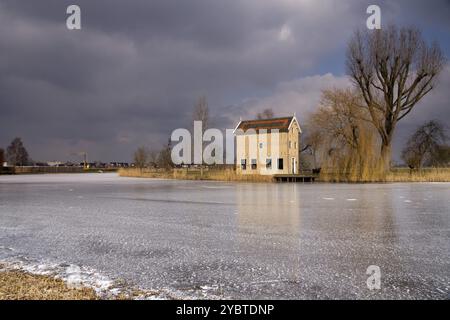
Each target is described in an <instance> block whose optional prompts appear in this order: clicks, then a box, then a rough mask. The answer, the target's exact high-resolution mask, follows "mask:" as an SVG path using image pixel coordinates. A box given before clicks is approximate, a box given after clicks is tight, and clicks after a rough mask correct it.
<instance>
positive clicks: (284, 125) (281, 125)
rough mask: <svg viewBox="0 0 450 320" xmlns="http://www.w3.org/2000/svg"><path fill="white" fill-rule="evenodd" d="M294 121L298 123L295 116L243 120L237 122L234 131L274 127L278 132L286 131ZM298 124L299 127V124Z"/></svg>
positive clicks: (270, 128)
mask: <svg viewBox="0 0 450 320" xmlns="http://www.w3.org/2000/svg"><path fill="white" fill-rule="evenodd" d="M294 121H295V122H297V125H298V121H297V119H296V118H295V116H291V117H283V118H274V119H260V120H245V121H241V122H239V124H238V125H237V127H236V129H235V132H236V130H243V131H244V132H246V131H247V130H249V129H253V130H256V131H259V130H275V129H278V130H279V131H280V132H281V131H288V130H289V129H290V127H291V125H292V123H293V122H294ZM298 126H299V128H300V125H298Z"/></svg>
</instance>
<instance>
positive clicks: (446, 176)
mask: <svg viewBox="0 0 450 320" xmlns="http://www.w3.org/2000/svg"><path fill="white" fill-rule="evenodd" d="M386 181H387V182H450V168H425V169H422V170H419V171H411V170H409V169H393V170H392V171H391V172H390V173H388V174H387V176H386Z"/></svg>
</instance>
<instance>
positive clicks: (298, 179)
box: [273, 174, 317, 183]
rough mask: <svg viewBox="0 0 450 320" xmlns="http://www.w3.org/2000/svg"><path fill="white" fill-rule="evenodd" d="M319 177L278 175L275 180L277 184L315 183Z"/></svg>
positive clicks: (310, 175)
mask: <svg viewBox="0 0 450 320" xmlns="http://www.w3.org/2000/svg"><path fill="white" fill-rule="evenodd" d="M316 177H317V175H314V174H277V175H274V176H273V178H274V179H275V181H276V182H295V183H313V182H314V181H315V180H316Z"/></svg>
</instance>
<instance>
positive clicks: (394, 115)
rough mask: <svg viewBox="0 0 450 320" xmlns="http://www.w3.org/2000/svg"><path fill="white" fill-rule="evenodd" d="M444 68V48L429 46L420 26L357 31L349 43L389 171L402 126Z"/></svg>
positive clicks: (351, 68)
mask: <svg viewBox="0 0 450 320" xmlns="http://www.w3.org/2000/svg"><path fill="white" fill-rule="evenodd" d="M444 64H445V57H444V56H443V54H442V52H441V49H440V48H439V46H438V45H437V44H436V43H434V44H433V45H431V46H429V45H427V44H426V42H425V41H424V40H423V38H422V35H421V33H420V31H418V30H417V29H415V28H402V29H400V30H399V29H398V28H397V27H395V26H390V27H388V28H386V29H381V30H375V31H358V32H356V33H355V35H354V37H353V38H352V39H351V40H350V42H349V46H348V51H347V69H348V73H349V75H350V77H351V78H352V80H353V82H354V83H355V84H356V87H357V88H358V89H359V91H360V93H361V95H362V97H363V99H364V104H363V107H365V108H366V109H367V110H368V113H369V115H370V120H371V122H372V123H373V125H374V126H375V128H376V130H377V131H378V133H379V136H380V138H381V149H380V153H381V160H382V164H383V165H384V167H385V168H386V169H387V168H388V167H389V162H390V156H391V143H392V138H393V135H394V131H395V127H396V125H397V123H398V122H399V121H400V120H402V119H403V118H405V117H406V116H407V115H408V114H409V113H410V112H411V111H412V110H413V108H414V107H415V106H416V105H417V103H418V102H419V101H420V100H421V99H422V98H423V97H424V96H425V95H426V94H428V93H429V92H430V91H431V90H432V89H433V87H434V85H435V81H436V78H437V76H438V75H439V73H440V72H441V71H442V68H443V66H444Z"/></svg>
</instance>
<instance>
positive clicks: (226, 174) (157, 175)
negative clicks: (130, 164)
mask: <svg viewBox="0 0 450 320" xmlns="http://www.w3.org/2000/svg"><path fill="white" fill-rule="evenodd" d="M119 175H120V176H121V177H134V178H154V179H176V180H211V181H240V182H273V178H272V177H271V176H261V175H256V174H255V175H238V174H236V172H235V171H234V170H232V169H210V170H208V169H204V170H200V169H196V170H192V169H189V170H187V169H172V170H154V169H135V168H133V169H131V168H130V169H119Z"/></svg>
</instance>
